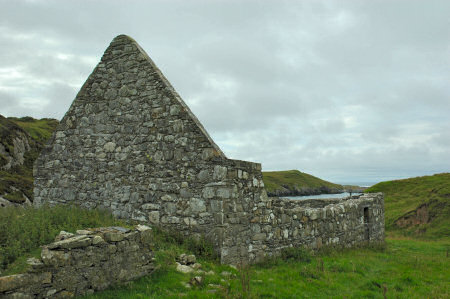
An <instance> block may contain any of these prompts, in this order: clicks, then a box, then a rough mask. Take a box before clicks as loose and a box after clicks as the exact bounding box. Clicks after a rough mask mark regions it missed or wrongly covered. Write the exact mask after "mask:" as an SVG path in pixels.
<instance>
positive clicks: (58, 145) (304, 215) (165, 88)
mask: <svg viewBox="0 0 450 299" xmlns="http://www.w3.org/2000/svg"><path fill="white" fill-rule="evenodd" d="M34 177H35V185H34V204H35V205H36V206H40V205H42V204H44V203H49V204H51V205H52V204H77V205H80V206H82V207H86V208H89V209H93V208H102V209H108V210H110V211H112V213H113V214H114V215H116V216H118V217H122V218H127V219H133V220H138V221H141V222H145V223H150V224H151V225H155V226H160V227H162V228H164V229H167V230H173V231H177V232H180V233H182V234H185V235H189V236H205V237H206V238H207V239H208V240H210V241H212V242H213V244H214V247H215V249H216V251H217V252H218V253H219V255H220V257H221V261H222V262H223V263H232V264H236V263H239V262H241V261H244V262H247V261H250V262H253V261H257V260H260V259H261V258H262V257H264V256H266V255H272V254H275V253H277V252H278V251H279V250H280V249H282V248H284V247H288V246H306V247H308V248H320V247H322V246H341V247H350V246H355V245H358V244H366V243H368V242H383V241H384V199H383V195H382V194H366V195H362V196H360V197H354V198H352V199H348V200H312V201H311V200H310V201H297V200H289V199H282V198H271V197H268V196H267V194H266V191H265V189H264V184H263V180H262V173H261V164H259V163H253V162H247V161H239V160H232V159H228V158H227V157H226V156H225V155H224V153H223V152H222V151H221V150H220V148H219V147H218V146H217V145H216V144H215V143H214V141H213V140H212V139H211V137H210V136H209V135H208V133H207V132H206V131H205V129H204V128H203V126H202V125H201V124H200V122H199V121H198V119H197V118H196V117H195V115H194V114H193V113H192V112H191V110H190V109H189V107H188V106H187V105H186V104H185V103H184V102H183V100H182V99H181V98H180V96H179V95H178V94H177V93H176V91H175V90H174V88H173V87H172V86H171V85H170V83H169V81H168V80H167V79H166V78H165V77H164V75H163V74H162V73H161V71H160V70H159V69H158V68H157V67H156V65H155V64H154V62H153V61H152V60H151V59H150V58H149V56H148V55H147V54H146V53H145V52H144V50H143V49H142V48H141V47H140V46H139V45H138V44H137V43H136V42H135V41H134V40H133V39H132V38H130V37H128V36H125V35H120V36H117V37H116V38H115V39H114V40H113V41H112V42H111V44H110V46H109V47H108V48H107V49H106V51H105V53H104V55H103V57H102V59H101V61H100V63H99V64H98V65H97V66H96V68H95V69H94V71H93V72H92V74H91V75H90V76H89V78H88V79H87V81H86V82H85V83H84V85H83V87H82V88H81V90H80V91H79V93H78V94H77V96H76V98H75V100H74V101H73V103H72V105H71V107H70V109H69V111H68V112H67V113H66V114H65V116H64V118H63V119H62V121H61V123H60V124H59V126H58V128H57V129H56V131H55V132H54V134H53V136H52V138H51V139H50V141H49V143H48V144H47V146H46V147H45V149H44V150H43V151H42V153H41V155H40V156H39V158H38V159H37V160H36V162H35V167H34Z"/></svg>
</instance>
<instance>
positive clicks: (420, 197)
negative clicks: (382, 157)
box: [366, 173, 450, 238]
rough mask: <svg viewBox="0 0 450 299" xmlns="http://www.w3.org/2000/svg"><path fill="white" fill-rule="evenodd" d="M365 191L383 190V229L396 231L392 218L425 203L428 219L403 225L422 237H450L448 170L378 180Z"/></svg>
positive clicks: (412, 210) (410, 231) (409, 213)
mask: <svg viewBox="0 0 450 299" xmlns="http://www.w3.org/2000/svg"><path fill="white" fill-rule="evenodd" d="M366 192H383V193H384V194H385V222H386V229H387V230H391V231H398V230H399V228H398V227H397V226H396V225H395V221H396V220H397V219H399V218H401V217H403V216H408V215H411V214H414V212H415V210H416V209H417V208H419V207H420V206H422V205H424V204H426V205H428V213H429V216H430V219H431V220H430V222H429V223H427V224H419V225H416V226H413V227H410V228H407V229H403V230H404V231H405V232H406V233H407V234H412V235H415V234H416V232H421V233H422V236H424V237H431V238H436V237H450V173H442V174H435V175H433V176H424V177H417V178H410V179H405V180H397V181H387V182H382V183H378V184H376V185H374V186H372V187H371V188H369V189H367V190H366Z"/></svg>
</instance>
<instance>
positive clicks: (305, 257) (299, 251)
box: [280, 247, 311, 263]
mask: <svg viewBox="0 0 450 299" xmlns="http://www.w3.org/2000/svg"><path fill="white" fill-rule="evenodd" d="M280 257H281V259H282V260H283V261H295V262H304V263H309V262H311V254H310V253H309V251H308V250H306V249H305V248H301V247H287V248H283V250H281V254H280Z"/></svg>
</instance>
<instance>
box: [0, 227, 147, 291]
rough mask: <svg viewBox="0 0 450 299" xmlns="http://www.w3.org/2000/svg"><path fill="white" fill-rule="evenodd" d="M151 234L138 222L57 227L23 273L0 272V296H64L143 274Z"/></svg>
mask: <svg viewBox="0 0 450 299" xmlns="http://www.w3.org/2000/svg"><path fill="white" fill-rule="evenodd" d="M152 236H153V234H152V230H151V229H150V228H149V227H147V226H144V225H138V226H137V227H136V228H135V229H133V230H130V229H126V228H122V227H107V228H96V229H87V230H79V231H77V234H75V235H74V234H71V233H67V232H61V233H60V234H59V235H58V236H57V237H56V240H55V242H53V243H51V244H49V245H46V246H44V247H43V248H42V252H41V258H40V259H36V258H30V259H28V264H29V269H28V271H27V272H26V273H21V274H16V275H10V276H3V277H0V298H5V299H6V298H69V297H73V296H81V295H86V294H91V293H93V292H95V291H99V290H104V289H106V288H108V287H109V286H111V285H114V284H118V283H123V282H127V281H131V280H133V279H137V278H139V277H142V276H144V275H148V274H149V273H151V272H152V271H153V269H155V263H154V261H153V256H154V254H153V251H152V246H153V237H152Z"/></svg>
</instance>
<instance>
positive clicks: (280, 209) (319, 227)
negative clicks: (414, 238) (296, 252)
mask: <svg viewBox="0 0 450 299" xmlns="http://www.w3.org/2000/svg"><path fill="white" fill-rule="evenodd" d="M312 203H313V204H314V202H309V201H308V202H302V201H299V200H292V199H284V198H268V197H262V200H261V202H260V204H259V205H258V208H256V209H254V211H253V215H252V216H253V218H252V219H251V220H250V223H251V224H250V230H251V233H250V236H251V239H250V241H249V245H248V252H249V260H250V261H257V260H261V259H262V258H263V257H264V256H267V255H273V254H277V253H278V252H279V251H280V250H281V249H283V248H285V247H291V246H293V247H307V248H311V249H319V248H321V247H322V246H336V247H352V246H357V245H364V244H370V243H379V242H384V197H383V194H382V193H372V194H364V195H361V196H355V197H352V198H350V199H346V200H333V199H329V200H321V201H320V200H318V201H316V202H315V204H316V205H317V206H319V207H318V208H317V207H311V204H312ZM326 203H328V204H327V205H324V204H326ZM322 205H324V206H323V207H321V206H322Z"/></svg>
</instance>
